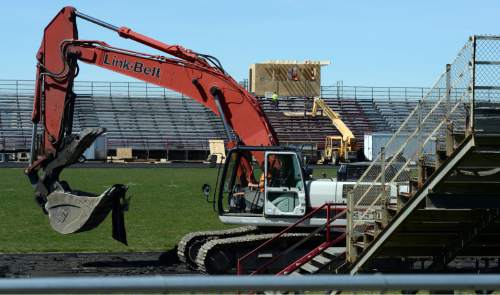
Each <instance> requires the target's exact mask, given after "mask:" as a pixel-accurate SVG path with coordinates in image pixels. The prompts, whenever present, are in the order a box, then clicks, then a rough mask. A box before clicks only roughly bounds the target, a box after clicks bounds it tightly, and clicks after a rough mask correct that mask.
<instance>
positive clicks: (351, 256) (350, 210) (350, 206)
mask: <svg viewBox="0 0 500 295" xmlns="http://www.w3.org/2000/svg"><path fill="white" fill-rule="evenodd" d="M353 214H354V200H353V193H352V189H351V190H350V191H349V192H348V193H347V229H346V230H347V235H346V246H347V247H346V251H347V255H346V260H347V262H349V263H353V262H354V261H355V260H356V249H355V248H354V235H353V234H354V227H353Z"/></svg>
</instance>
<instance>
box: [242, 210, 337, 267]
mask: <svg viewBox="0 0 500 295" xmlns="http://www.w3.org/2000/svg"><path fill="white" fill-rule="evenodd" d="M335 207H336V205H335V204H330V203H325V204H323V205H322V206H320V207H318V208H316V209H314V210H313V211H311V212H309V213H308V214H306V215H305V216H304V217H302V218H301V219H299V220H298V221H297V222H295V223H294V224H292V225H290V226H289V227H287V228H286V229H284V230H283V231H281V232H280V233H278V234H276V235H274V236H273V237H272V238H270V239H269V240H267V241H265V242H264V243H262V244H261V245H260V246H258V247H257V248H255V249H254V250H252V251H250V252H249V253H247V254H245V255H244V256H242V257H240V258H239V259H238V262H237V273H238V274H239V275H242V274H245V273H247V272H246V270H245V267H244V266H245V263H246V262H247V261H249V260H251V259H254V260H255V259H256V258H257V257H259V256H260V255H261V253H265V252H266V250H267V248H269V247H270V246H271V245H273V243H276V242H279V241H280V238H281V237H284V236H285V235H287V234H292V233H294V232H297V231H298V230H300V228H299V226H300V225H302V224H304V223H305V222H307V221H309V220H310V219H311V218H313V217H315V216H317V215H318V214H323V213H326V221H325V223H324V224H323V225H322V226H320V227H318V228H316V229H315V230H314V231H312V232H311V233H309V234H308V235H307V236H305V237H304V238H302V239H301V240H299V241H298V242H295V243H293V244H292V245H289V246H288V247H287V249H286V250H285V251H283V252H281V253H280V254H279V255H276V256H272V257H270V259H269V260H267V261H266V262H265V263H263V264H262V265H260V266H258V267H257V268H256V269H255V270H252V271H251V272H249V274H250V275H255V274H263V273H267V272H269V270H270V269H273V268H276V267H277V266H279V265H284V266H285V267H284V268H283V269H281V271H279V272H278V273H277V275H290V274H294V275H301V274H306V273H309V274H311V273H317V272H319V271H322V270H324V269H325V268H326V267H329V266H332V265H333V266H335V267H340V266H341V265H343V264H344V262H345V247H343V246H342V247H339V244H340V243H342V242H344V241H345V237H346V234H345V233H338V232H334V231H333V226H331V225H332V223H333V222H334V221H336V220H338V219H339V218H345V214H346V210H342V211H340V212H339V213H337V214H335V215H333V214H332V213H333V212H335ZM325 211H326V212H325ZM318 235H320V236H323V237H324V241H323V242H321V243H320V244H319V245H317V246H316V247H314V248H313V249H312V250H309V252H307V253H306V254H305V255H303V256H300V257H299V258H298V259H296V260H295V259H294V260H292V261H290V256H293V254H292V253H293V252H294V250H296V249H299V247H301V246H302V245H304V244H305V243H306V242H308V241H310V240H312V239H314V238H317V237H318ZM290 262H291V264H290Z"/></svg>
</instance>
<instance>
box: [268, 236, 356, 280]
mask: <svg viewBox="0 0 500 295" xmlns="http://www.w3.org/2000/svg"><path fill="white" fill-rule="evenodd" d="M345 237H346V233H343V234H341V235H340V236H338V237H337V238H335V239H333V240H331V241H326V242H323V243H322V244H321V245H319V246H318V247H316V248H314V249H312V250H311V252H309V253H307V254H306V255H304V256H302V257H301V258H299V259H297V260H296V261H295V262H294V263H292V264H290V265H289V266H287V267H286V268H284V269H283V270H281V271H280V272H278V273H277V274H276V275H286V274H289V273H291V272H293V271H294V270H296V269H297V268H299V267H301V266H302V265H304V264H306V263H307V262H309V261H310V260H311V259H313V258H314V257H315V256H316V255H318V254H320V253H321V252H323V250H325V249H326V248H328V247H331V246H332V245H335V244H337V243H338V242H340V241H342V240H344V239H345Z"/></svg>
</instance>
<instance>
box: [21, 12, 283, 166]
mask: <svg viewBox="0 0 500 295" xmlns="http://www.w3.org/2000/svg"><path fill="white" fill-rule="evenodd" d="M77 16H81V14H79V13H78V12H77V11H76V9H75V8H73V7H65V8H63V9H62V10H61V11H60V12H59V13H58V14H57V15H56V16H55V17H54V19H53V20H52V21H51V22H50V23H49V25H48V26H47V27H46V28H45V31H44V37H43V40H42V44H41V46H40V49H39V51H38V54H37V60H38V65H37V77H36V91H35V98H34V103H33V113H32V121H33V123H35V124H36V123H38V122H40V121H41V122H43V124H44V126H43V127H44V128H43V129H44V130H43V139H42V143H41V147H40V148H39V150H37V151H35V152H36V154H38V155H39V159H38V160H37V161H35V163H34V164H32V165H31V166H30V167H29V168H28V169H27V172H28V173H32V172H33V171H37V170H38V169H40V168H43V167H45V166H47V165H48V163H49V162H51V161H52V160H53V159H54V158H57V155H58V152H59V151H60V150H61V148H62V145H63V143H64V138H65V137H67V136H68V135H69V134H71V129H72V121H73V109H74V100H75V96H74V95H73V93H72V88H73V87H72V86H73V80H74V78H75V76H76V74H77V72H78V71H77V61H83V62H85V63H88V64H92V65H96V66H98V67H102V68H105V69H108V70H111V71H114V72H117V73H120V74H123V75H126V76H130V77H133V78H136V79H138V80H141V81H144V82H148V83H152V84H155V85H158V86H161V87H165V88H169V89H172V90H174V91H177V92H180V93H182V94H184V95H186V96H187V97H191V98H193V99H195V100H196V101H198V102H199V103H201V104H203V105H205V106H206V107H207V108H209V109H210V110H211V111H213V112H214V113H215V114H216V115H220V114H219V110H218V108H217V106H216V102H215V100H216V98H215V94H214V92H217V93H218V95H219V96H220V98H217V99H219V101H220V104H221V108H222V111H223V112H224V115H225V116H224V117H225V118H226V119H227V123H228V125H229V126H230V127H231V128H232V129H233V130H234V132H235V133H236V134H237V135H238V137H239V140H240V143H241V144H243V145H249V146H273V145H278V139H277V136H276V134H275V132H274V130H273V128H272V126H271V125H270V123H269V121H268V119H267V117H266V115H265V113H264V111H263V110H262V108H261V107H260V105H259V103H258V101H257V99H256V98H255V97H254V96H253V95H252V94H250V93H249V92H248V91H246V90H245V89H244V88H243V87H242V86H240V85H239V84H238V83H237V82H236V81H235V80H234V79H233V78H232V77H231V76H230V75H228V74H227V73H226V72H225V71H224V70H223V69H222V68H221V67H220V66H217V65H216V64H213V65H212V64H210V63H209V59H210V58H212V57H210V56H208V55H203V54H199V53H196V52H194V51H192V50H189V49H186V48H184V47H182V46H179V45H169V44H166V43H163V42H160V41H158V40H155V39H153V38H150V37H147V36H144V35H142V34H139V33H137V32H134V31H132V30H131V29H129V28H127V27H121V28H116V29H117V32H118V35H119V36H121V37H123V38H129V39H131V40H134V41H136V42H139V43H142V44H145V45H147V46H149V47H151V48H154V49H158V50H161V51H163V52H165V53H167V54H170V55H172V56H174V57H176V58H170V57H164V56H157V55H151V54H146V53H139V52H134V51H130V50H126V49H120V48H116V47H112V46H109V45H108V44H106V43H104V42H102V41H94V40H78V30H77V27H76V17H77ZM212 59H213V58H212ZM212 59H210V60H212Z"/></svg>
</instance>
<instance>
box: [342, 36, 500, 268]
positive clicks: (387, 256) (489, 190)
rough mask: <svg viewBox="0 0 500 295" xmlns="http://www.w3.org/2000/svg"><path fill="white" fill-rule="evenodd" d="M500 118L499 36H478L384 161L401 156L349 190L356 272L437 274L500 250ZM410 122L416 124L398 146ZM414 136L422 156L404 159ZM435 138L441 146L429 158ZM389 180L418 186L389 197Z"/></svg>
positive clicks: (350, 258) (351, 263)
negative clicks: (461, 261) (460, 260)
mask: <svg viewBox="0 0 500 295" xmlns="http://www.w3.org/2000/svg"><path fill="white" fill-rule="evenodd" d="M442 89H445V90H446V91H442ZM499 124H500V37H499V36H473V37H471V39H470V40H469V42H467V43H466V44H465V46H464V47H463V48H462V49H461V51H460V52H459V54H458V56H457V57H456V59H455V60H454V61H453V63H451V64H449V65H447V67H446V71H445V72H444V73H443V74H442V75H441V77H440V78H439V79H438V81H437V82H436V84H435V85H434V87H433V88H432V89H431V90H430V91H429V93H428V94H427V95H426V96H425V97H424V98H423V100H422V102H421V103H419V104H418V105H417V106H416V107H415V109H414V110H413V111H412V112H411V113H410V115H409V116H408V118H407V119H406V120H405V121H404V122H403V124H401V126H400V128H399V129H398V131H397V132H396V133H395V134H394V136H393V137H392V138H391V140H389V142H388V143H387V145H386V146H385V148H384V149H383V150H382V151H381V153H380V154H379V156H378V157H377V159H376V160H375V162H382V163H383V167H388V166H391V167H394V165H393V164H394V163H397V162H398V161H400V162H401V163H400V164H398V165H397V168H396V169H391V170H390V171H389V170H385V169H382V171H381V172H379V171H377V170H376V169H375V165H372V166H371V167H370V168H368V169H367V171H366V172H365V173H364V175H363V176H362V177H361V178H360V179H359V180H358V182H357V183H356V185H354V188H353V190H352V191H351V192H350V193H349V196H348V209H347V224H348V226H347V230H346V231H347V241H346V243H347V249H346V250H347V253H346V259H347V263H348V267H347V269H348V270H349V272H350V273H351V274H354V273H357V272H360V271H363V272H371V271H382V272H391V271H396V270H397V271H399V272H401V271H415V270H416V269H418V270H419V271H424V272H429V271H432V272H435V271H442V270H444V269H446V267H447V265H448V264H449V263H450V262H452V261H453V260H454V259H455V258H457V257H461V256H488V255H491V256H498V254H495V253H500V252H498V250H500V244H499V243H500V234H497V232H498V228H500V220H499V208H500V199H499V198H498V197H497V196H496V195H495V194H496V192H498V189H500V153H499V152H498V151H499V150H500V130H497V129H498V126H499ZM409 126H415V128H414V131H413V132H411V133H410V135H409V136H408V138H407V140H406V142H405V143H404V144H403V145H399V144H397V143H396V142H395V140H394V139H395V138H397V137H398V136H399V135H400V133H402V132H403V131H405V129H406V131H407V130H408V129H410V128H409ZM412 141H413V142H414V141H416V142H418V147H417V149H416V151H415V153H413V154H412V156H410V157H409V158H407V159H402V158H401V157H400V156H399V155H402V154H403V152H404V150H405V148H407V144H408V143H410V142H412ZM432 141H438V144H436V146H437V147H438V148H437V150H436V153H435V155H427V154H425V153H424V147H425V146H426V145H428V144H430V143H431V142H432ZM385 150H390V151H396V152H395V153H394V154H392V155H385V152H384V151H385ZM405 154H408V153H405ZM429 159H431V161H429ZM367 179H374V182H381V183H382V187H383V188H382V189H381V190H380V189H377V186H376V185H375V184H374V183H372V184H367V182H368V181H367ZM390 183H396V184H398V183H400V184H403V183H405V184H406V188H409V189H401V191H399V189H398V194H397V198H390V197H389V194H388V190H389V189H388V184H390ZM398 188H403V185H401V186H399V185H398ZM488 251H490V252H489V253H487V252H488ZM416 261H420V262H422V263H421V264H419V267H416V263H415V262H416Z"/></svg>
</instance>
